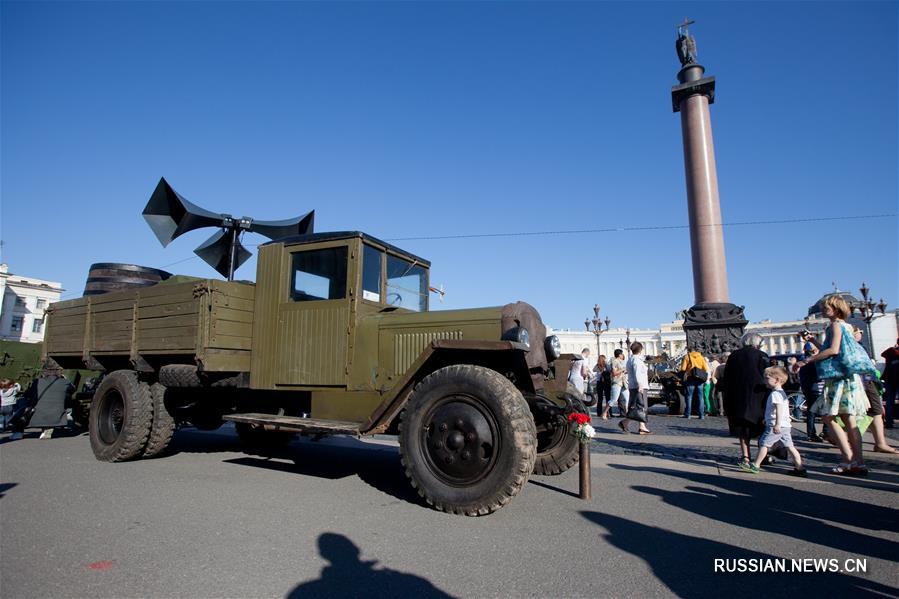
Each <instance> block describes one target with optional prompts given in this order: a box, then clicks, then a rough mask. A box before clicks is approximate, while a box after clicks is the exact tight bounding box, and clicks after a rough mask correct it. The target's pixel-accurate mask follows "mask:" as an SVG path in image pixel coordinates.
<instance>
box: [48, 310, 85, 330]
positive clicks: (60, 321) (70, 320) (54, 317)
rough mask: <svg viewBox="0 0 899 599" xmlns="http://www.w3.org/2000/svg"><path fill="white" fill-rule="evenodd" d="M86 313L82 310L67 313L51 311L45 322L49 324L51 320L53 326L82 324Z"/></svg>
mask: <svg viewBox="0 0 899 599" xmlns="http://www.w3.org/2000/svg"><path fill="white" fill-rule="evenodd" d="M86 315H87V312H83V313H81V314H69V313H68V312H62V313H59V312H55V311H54V312H51V313H50V318H49V319H48V321H47V324H48V325H49V324H50V321H52V322H53V326H54V327H59V326H71V325H81V326H84V320H85V317H86Z"/></svg>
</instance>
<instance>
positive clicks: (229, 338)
mask: <svg viewBox="0 0 899 599" xmlns="http://www.w3.org/2000/svg"><path fill="white" fill-rule="evenodd" d="M252 348H253V340H252V339H251V338H250V337H235V336H233V335H216V336H215V337H212V338H210V339H209V349H217V350H228V349H236V350H250V349H252Z"/></svg>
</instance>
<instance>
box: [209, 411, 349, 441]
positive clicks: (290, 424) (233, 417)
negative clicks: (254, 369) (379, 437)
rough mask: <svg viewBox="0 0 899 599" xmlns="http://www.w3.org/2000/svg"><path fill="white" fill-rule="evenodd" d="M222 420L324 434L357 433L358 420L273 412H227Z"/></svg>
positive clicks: (274, 428) (281, 429)
mask: <svg viewBox="0 0 899 599" xmlns="http://www.w3.org/2000/svg"><path fill="white" fill-rule="evenodd" d="M222 419H223V420H230V421H231V422H243V423H246V424H253V425H257V426H261V427H263V428H264V429H265V430H267V431H285V432H291V433H316V434H325V435H355V436H358V435H359V426H360V425H361V423H359V422H344V421H340V420H324V419H316V418H299V417H297V416H277V415H274V414H227V415H225V416H222Z"/></svg>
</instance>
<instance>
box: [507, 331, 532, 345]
mask: <svg viewBox="0 0 899 599" xmlns="http://www.w3.org/2000/svg"><path fill="white" fill-rule="evenodd" d="M503 341H514V342H516V343H523V344H524V345H526V346H528V347H530V346H531V336H530V334H529V333H528V330H527V329H526V328H524V327H515V328H512V329H509V330H508V331H506V332H505V333H503Z"/></svg>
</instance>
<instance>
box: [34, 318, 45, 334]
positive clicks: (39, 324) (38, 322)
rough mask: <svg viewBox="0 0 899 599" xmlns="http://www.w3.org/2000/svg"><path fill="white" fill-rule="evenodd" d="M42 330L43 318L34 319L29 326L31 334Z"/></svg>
mask: <svg viewBox="0 0 899 599" xmlns="http://www.w3.org/2000/svg"><path fill="white" fill-rule="evenodd" d="M43 328H44V319H43V318H35V319H34V323H33V324H32V325H31V332H32V333H40V332H41V329H43Z"/></svg>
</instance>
